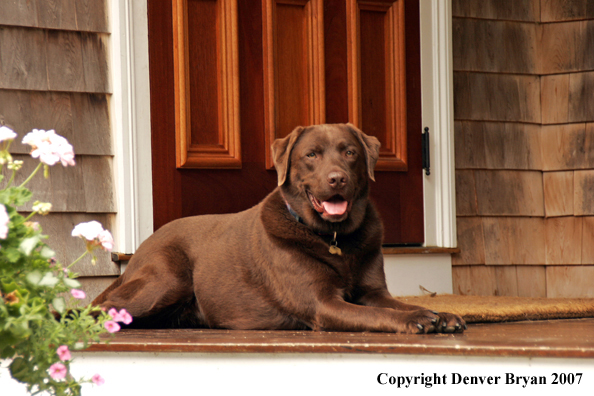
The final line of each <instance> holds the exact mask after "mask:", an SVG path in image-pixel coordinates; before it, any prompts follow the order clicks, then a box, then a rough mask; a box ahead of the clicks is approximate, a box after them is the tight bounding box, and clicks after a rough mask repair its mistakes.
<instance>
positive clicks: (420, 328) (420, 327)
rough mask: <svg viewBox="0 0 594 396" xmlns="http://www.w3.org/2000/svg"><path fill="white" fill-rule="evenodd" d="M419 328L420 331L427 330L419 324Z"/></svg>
mask: <svg viewBox="0 0 594 396" xmlns="http://www.w3.org/2000/svg"><path fill="white" fill-rule="evenodd" d="M417 327H418V328H419V330H423V329H425V328H424V327H423V325H422V324H420V323H417Z"/></svg>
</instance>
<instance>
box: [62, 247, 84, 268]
mask: <svg viewBox="0 0 594 396" xmlns="http://www.w3.org/2000/svg"><path fill="white" fill-rule="evenodd" d="M87 253H89V251H88V250H85V252H84V253H83V254H81V255H80V257H79V258H77V259H76V260H74V261H73V262H72V263H71V264H70V265H69V266H68V267H66V269H70V267H72V266H73V265H74V264H76V263H78V262H79V261H80V260H82V258H83V257H85V256H86V255H87Z"/></svg>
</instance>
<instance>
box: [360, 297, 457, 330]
mask: <svg viewBox="0 0 594 396" xmlns="http://www.w3.org/2000/svg"><path fill="white" fill-rule="evenodd" d="M357 302H358V303H360V304H362V305H365V306H369V307H384V308H392V309H394V310H397V311H405V312H413V311H426V310H427V309H426V308H424V307H420V306H418V305H412V304H406V303H403V302H402V301H398V300H397V299H395V298H394V297H392V295H390V293H389V292H388V290H387V289H378V290H373V291H370V292H368V293H365V294H364V295H363V296H361V297H360V298H359V299H358V301H357ZM431 312H432V313H433V314H435V315H437V316H439V321H438V322H437V323H434V324H432V328H430V329H429V331H428V332H430V333H432V332H434V331H436V332H438V333H456V332H462V331H463V330H464V329H466V322H465V321H464V319H462V318H461V317H460V316H459V315H455V314H451V313H447V312H435V311H431Z"/></svg>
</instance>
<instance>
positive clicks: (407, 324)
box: [401, 309, 441, 334]
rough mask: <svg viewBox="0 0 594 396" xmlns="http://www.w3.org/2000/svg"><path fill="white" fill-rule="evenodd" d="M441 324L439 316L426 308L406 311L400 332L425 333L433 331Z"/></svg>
mask: <svg viewBox="0 0 594 396" xmlns="http://www.w3.org/2000/svg"><path fill="white" fill-rule="evenodd" d="M440 324H441V317H440V316H439V314H438V313H437V312H434V311H429V310H427V309H419V310H417V311H408V312H406V314H405V316H404V329H403V330H402V331H401V332H402V333H409V334H427V333H435V332H437V331H439V330H438V327H439V326H440Z"/></svg>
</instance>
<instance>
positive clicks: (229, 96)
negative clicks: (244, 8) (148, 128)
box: [172, 0, 242, 169]
mask: <svg viewBox="0 0 594 396" xmlns="http://www.w3.org/2000/svg"><path fill="white" fill-rule="evenodd" d="M172 2H173V3H172V4H173V46H174V53H173V55H174V72H175V85H174V88H175V111H176V113H175V118H176V125H175V130H176V146H177V153H176V158H177V167H178V168H210V169H218V168H241V165H242V163H241V133H240V129H239V68H238V50H237V2H236V1H235V0H172Z"/></svg>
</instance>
